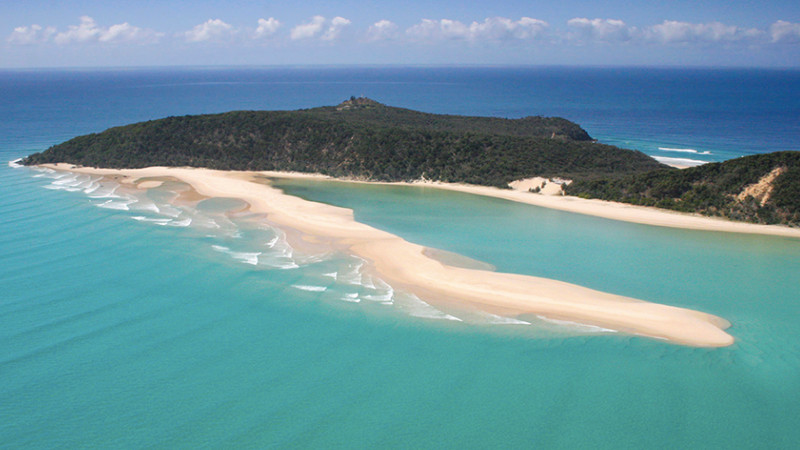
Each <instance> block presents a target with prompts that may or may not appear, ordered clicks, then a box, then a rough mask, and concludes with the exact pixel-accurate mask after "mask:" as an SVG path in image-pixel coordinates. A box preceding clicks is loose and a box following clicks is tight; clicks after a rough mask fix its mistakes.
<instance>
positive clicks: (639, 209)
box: [270, 173, 800, 238]
mask: <svg viewBox="0 0 800 450" xmlns="http://www.w3.org/2000/svg"><path fill="white" fill-rule="evenodd" d="M270 176H274V177H276V178H277V177H281V176H283V177H286V178H290V177H292V176H293V175H286V174H283V175H281V174H280V173H274V174H273V175H270ZM325 179H329V180H335V179H333V178H329V177H325ZM382 184H389V185H405V186H424V187H432V188H436V189H445V190H449V191H457V192H464V193H468V194H474V195H482V196H486V197H494V198H500V199H503V200H509V201H512V202H518V203H526V204H529V205H534V206H540V207H543V208H550V209H557V210H559V211H566V212H571V213H576V214H585V215H588V216H595V217H602V218H605V219H611V220H619V221H622V222H631V223H638V224H642V225H653V226H659V227H669V228H681V229H686V230H699V231H718V232H725V233H742V234H762V235H769V236H782V237H792V238H800V228H790V227H786V226H782V225H760V224H754V223H746V222H734V221H731V220H727V219H723V218H716V217H708V216H701V215H699V214H689V213H683V212H679V211H670V210H665V209H658V208H653V207H648V206H639V205H630V204H627V203H619V202H610V201H606V200H597V199H584V198H579V197H573V196H561V195H543V194H534V193H530V192H523V191H515V190H509V189H498V188H495V187H489V186H475V185H466V184H454V183H442V182H437V181H416V182H413V183H407V182H400V183H382Z"/></svg>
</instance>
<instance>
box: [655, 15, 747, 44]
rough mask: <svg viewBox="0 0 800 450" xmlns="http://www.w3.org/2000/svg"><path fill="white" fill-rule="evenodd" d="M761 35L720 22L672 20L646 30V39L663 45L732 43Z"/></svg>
mask: <svg viewBox="0 0 800 450" xmlns="http://www.w3.org/2000/svg"><path fill="white" fill-rule="evenodd" d="M762 34H763V32H762V31H760V30H756V29H754V28H740V27H737V26H734V25H725V24H723V23H720V22H709V23H689V22H679V21H674V20H665V21H664V22H662V23H660V24H658V25H654V26H652V27H649V28H648V29H647V30H646V36H647V38H649V39H651V40H655V41H657V42H661V43H665V44H672V43H702V42H734V41H741V40H747V39H755V38H758V37H760V36H761V35H762Z"/></svg>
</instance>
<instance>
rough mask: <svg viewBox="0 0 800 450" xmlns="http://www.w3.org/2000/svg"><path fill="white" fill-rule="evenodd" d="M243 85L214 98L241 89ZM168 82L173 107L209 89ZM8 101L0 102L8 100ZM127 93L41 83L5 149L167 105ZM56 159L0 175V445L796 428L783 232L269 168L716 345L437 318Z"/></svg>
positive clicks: (736, 434)
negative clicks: (686, 317) (700, 226)
mask: <svg viewBox="0 0 800 450" xmlns="http://www.w3.org/2000/svg"><path fill="white" fill-rule="evenodd" d="M90 81H91V80H90ZM87 83H88V82H87ZM244 86H245V88H242V89H244V91H237V90H236V89H233V88H231V89H232V92H233V93H236V92H238V93H239V94H240V95H243V96H244V94H242V92H244V93H247V92H249V91H248V89H249V88H247V86H250V85H244ZM159 89H162V88H156V92H157V93H161V94H163V92H162V91H161V90H159ZM54 90H57V89H54ZM36 92H39V95H42V96H43V97H45V98H47V95H49V94H47V93H48V92H52V90H51V91H47V92H45V93H44V94H42V92H41V91H36ZM147 92H150V93H152V91H147ZM176 92H178V93H175V94H174V97H173V100H174V105H182V106H180V107H178V106H173V108H175V109H176V110H177V109H180V108H183V109H181V111H185V112H191V110H193V108H196V109H213V108H225V107H226V106H227V104H226V103H225V101H226V100H224V99H222V97H220V98H219V99H214V100H203V97H199V98H198V97H192V96H189V95H188V94H186V93H185V92H183V91H181V90H177V91H176ZM285 95H288V94H285ZM154 97H157V96H155V95H154ZM190 97H191V98H194V99H195V100H194V101H196V102H199V103H201V105H200V106H192V105H190V104H189V103H190V101H189V100H188V99H189V98H190ZM31 98H32V97H29V98H27V99H28V100H30V101H31V103H24V102H21V103H19V104H17V103H15V104H13V105H11V107H9V106H8V105H0V106H3V107H6V108H7V109H6V110H5V111H8V110H10V109H14V108H16V110H22V109H25V108H32V106H31V105H34V104H36V103H35V102H34V101H33V100H31ZM141 98H149V97H147V96H146V95H145V96H142V95H137V96H134V97H132V98H131V102H132V104H135V105H139V106H137V107H136V108H131V109H120V116H115V117H112V116H110V115H108V114H100V113H98V109H97V108H94V107H93V106H92V107H88V106H86V105H87V104H89V105H90V106H91V105H95V104H94V103H92V102H97V104H99V103H100V100H98V99H97V98H90V99H87V100H81V98H80V96H79V95H76V96H74V97H70V96H64V95H60V96H51V97H49V98H48V100H47V102H50V103H52V104H53V105H54V107H53V110H49V112H47V113H46V114H45V113H42V114H44V116H43V115H42V114H34V113H33V112H31V113H30V114H28V115H20V116H16V115H14V114H6V115H4V118H5V119H6V120H5V121H4V122H3V127H4V130H5V131H4V133H3V134H2V135H0V151H2V154H3V155H4V156H6V160H11V159H14V158H16V157H19V156H22V155H24V154H27V153H29V152H31V151H34V150H40V149H42V148H43V146H46V145H47V143H49V142H50V143H51V142H55V141H57V140H60V139H62V138H63V137H62V136H64V135H67V134H70V133H74V134H78V133H79V132H85V131H82V130H86V131H89V130H95V128H97V129H99V128H102V127H103V126H105V125H104V124H106V123H107V122H113V121H128V120H130V119H131V117H134V116H136V117H138V115H140V114H145V113H147V114H153V115H161V114H167V113H174V112H173V111H174V110H169V109H167V108H162V107H161V106H158V105H159V104H160V103H153V105H154V106H153V108H154V109H153V110H152V111H147V110H146V108H145V107H144V106H143V104H142V105H140V104H139V103H137V102H140V101H141ZM65 99H66V100H65ZM161 101H163V102H164V103H165V104H166V103H169V102H168V99H163V100H161ZM274 101H276V102H278V101H280V102H286V103H290V102H291V100H290V98H289V97H287V96H284V97H279V98H277V99H276V100H274ZM415 101H422V100H415ZM47 102H44V101H43V103H40V104H39V108H45V103H47ZM82 102H83V103H82ZM87 102H88V103H87ZM203 102H206V103H203ZM215 102H216V103H215ZM76 105H77V106H76ZM512 106H513V105H512ZM455 107H457V108H467V106H465V105H460V106H459V105H456V106H455ZM500 107H502V104H501V106H500ZM139 108H141V109H139ZM100 109H102V108H100ZM511 109H512V108H510V107H509V111H510V110H511ZM32 111H36V108H33V109H32ZM54 111H55V112H54ZM58 111H61V112H58ZM47 114H50V115H51V116H47ZM42 117H50V118H51V120H53V121H54V122H53V125H52V126H51V127H48V126H46V125H47V124H48V123H49V122H46V121H43V119H42ZM15 130H16V131H15ZM654 139H658V136H655V138H654ZM58 176H59V175H58V174H52V173H46V172H38V171H33V170H30V169H25V168H12V167H9V166H7V165H3V166H2V167H0V186H2V192H3V195H2V196H0V217H1V218H2V220H1V221H0V249H1V250H2V255H3V256H2V266H0V282H1V283H2V286H3V294H2V295H0V325H2V326H0V445H1V446H3V447H7V448H53V447H113V448H131V447H152V446H156V447H182V448H194V447H234V446H236V447H269V446H276V447H300V446H302V447H317V448H329V447H334V446H344V447H379V446H380V447H405V448H408V447H414V448H417V447H429V448H430V447H468V448H486V447H517V448H519V447H525V448H528V447H533V446H539V447H547V448H551V447H552V448H585V447H591V448H642V447H659V448H697V447H706V448H707V447H712V448H723V447H724V448H795V447H796V446H797V443H798V442H800V427H798V425H800V423H798V417H800V406H798V405H800V348H798V347H800V326H798V325H797V318H798V317H799V316H800V285H799V284H798V281H797V273H800V240H792V239H783V238H774V237H760V236H738V235H728V234H719V233H709V232H693V231H681V230H670V229H664V228H657V227H647V226H641V225H632V224H624V223H619V222H613V221H609V220H604V219H597V218H591V217H585V216H580V215H574V214H568V213H562V212H557V211H550V210H546V209H540V208H535V207H532V206H527V205H519V204H513V203H510V202H505V201H501V200H495V199H488V198H480V197H474V196H469V195H465V194H460V193H451V192H442V191H435V190H431V189H423V188H398V187H381V186H362V185H348V184H343V183H335V182H302V183H299V182H291V183H289V182H282V183H281V186H282V187H283V188H284V189H286V190H287V191H288V192H290V193H293V194H296V195H300V196H303V197H306V198H310V199H314V200H318V201H323V202H327V203H332V204H336V205H341V206H346V207H350V208H353V209H354V210H355V215H356V218H357V219H358V220H360V221H363V222H365V223H368V224H370V225H373V226H375V227H378V228H381V229H384V230H388V231H391V232H393V233H396V234H398V235H401V236H403V237H405V238H406V239H408V240H411V241H413V242H418V243H421V244H424V245H429V246H433V247H436V248H441V249H445V250H449V251H453V252H457V253H460V254H463V255H466V256H468V257H471V258H474V259H477V260H480V261H485V262H488V263H490V264H493V265H494V266H496V267H497V269H498V270H502V271H508V272H517V273H525V274H532V275H539V276H546V277H551V278H556V279H561V280H565V281H569V282H573V283H578V284H581V285H585V286H589V287H593V288H597V289H601V290H605V291H609V292H614V293H618V294H623V295H629V296H633V297H639V298H643V299H647V300H651V301H658V302H663V303H669V304H674V305H680V306H686V307H691V308H696V309H700V310H703V311H707V312H710V313H714V314H717V315H719V316H722V317H724V318H726V319H728V320H730V321H731V322H732V323H733V327H732V328H731V330H730V332H731V333H732V334H733V335H734V336H735V337H736V339H737V343H736V344H735V345H734V346H732V347H728V348H723V349H696V348H688V347H681V346H675V345H670V344H666V343H663V342H659V341H656V340H650V339H644V338H638V337H631V336H624V335H620V334H613V333H611V334H603V333H595V332H593V331H592V330H587V329H583V328H580V327H575V326H572V327H570V326H566V327H556V326H554V325H553V324H548V323H541V322H537V321H535V320H532V322H533V325H525V324H514V323H509V321H506V322H505V323H502V322H503V321H502V320H500V319H499V318H496V317H491V316H480V315H475V314H473V315H464V314H462V312H458V311H444V310H437V309H435V308H433V307H431V306H430V305H426V304H424V303H422V302H420V301H418V300H416V299H414V298H411V297H408V296H404V295H403V294H402V293H401V292H393V291H392V290H391V289H390V288H389V287H388V286H385V285H383V284H381V283H380V280H376V279H372V278H370V277H369V276H368V274H367V275H365V274H363V273H362V272H360V271H359V267H360V264H359V263H360V262H359V261H358V260H357V259H355V258H352V257H348V256H346V255H339V254H320V253H308V254H303V253H302V252H300V251H297V250H294V251H293V250H292V249H291V248H290V247H288V246H287V245H286V243H285V241H284V239H283V235H282V233H281V232H280V230H276V229H274V228H271V227H269V226H268V225H265V223H264V221H263V220H262V218H259V217H253V216H250V215H247V214H245V213H241V212H238V211H239V209H240V207H241V204H240V203H238V202H236V201H233V200H229V199H228V200H214V201H205V202H202V203H200V204H199V205H192V204H186V203H182V202H180V201H175V197H176V195H177V193H179V192H180V191H181V189H182V186H181V185H179V184H175V183H167V184H166V185H164V186H162V187H161V188H158V189H155V190H153V191H151V192H149V193H147V194H146V195H142V194H140V193H136V192H132V191H129V190H126V189H125V188H124V187H117V188H116V189H115V187H114V185H112V184H110V183H107V184H102V183H99V182H98V181H97V180H94V179H91V178H88V177H87V178H75V177H73V178H70V177H63V178H57V177H58ZM333 274H335V275H333ZM354 295H355V296H354ZM356 300H357V301H356ZM459 314H462V315H460V316H459ZM454 317H458V318H459V319H461V321H459V320H454Z"/></svg>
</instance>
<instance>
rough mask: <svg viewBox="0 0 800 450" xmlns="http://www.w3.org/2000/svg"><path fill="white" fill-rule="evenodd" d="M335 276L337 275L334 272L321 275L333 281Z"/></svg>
mask: <svg viewBox="0 0 800 450" xmlns="http://www.w3.org/2000/svg"><path fill="white" fill-rule="evenodd" d="M336 275H337V273H336V272H330V273H323V274H322V276H323V277H328V278H333V279H334V280H335V279H336Z"/></svg>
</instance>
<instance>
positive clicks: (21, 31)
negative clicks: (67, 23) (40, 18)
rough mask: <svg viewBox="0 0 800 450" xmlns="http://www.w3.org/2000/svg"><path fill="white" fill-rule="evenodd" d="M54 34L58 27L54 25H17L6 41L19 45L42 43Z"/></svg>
mask: <svg viewBox="0 0 800 450" xmlns="http://www.w3.org/2000/svg"><path fill="white" fill-rule="evenodd" d="M54 34H56V29H55V28H53V27H47V28H42V27H41V26H40V25H31V26H29V27H16V28H14V31H12V32H11V34H10V35H9V36H8V38H6V41H7V42H8V43H10V44H18V45H32V44H41V43H43V42H47V41H49V40H50V38H51V37H52V36H53V35H54Z"/></svg>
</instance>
